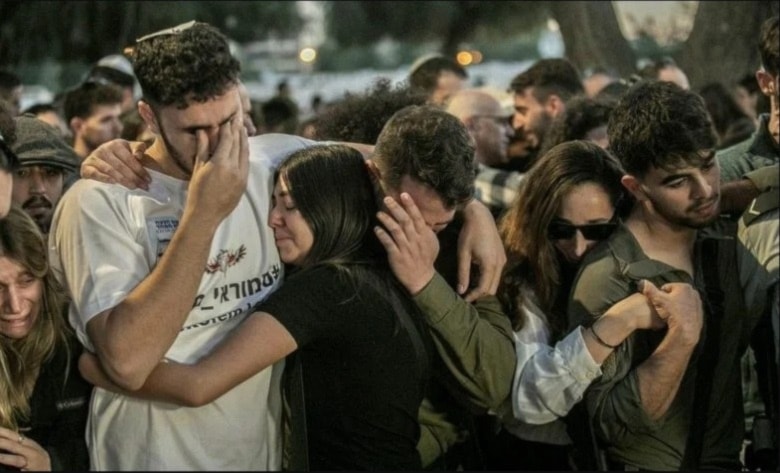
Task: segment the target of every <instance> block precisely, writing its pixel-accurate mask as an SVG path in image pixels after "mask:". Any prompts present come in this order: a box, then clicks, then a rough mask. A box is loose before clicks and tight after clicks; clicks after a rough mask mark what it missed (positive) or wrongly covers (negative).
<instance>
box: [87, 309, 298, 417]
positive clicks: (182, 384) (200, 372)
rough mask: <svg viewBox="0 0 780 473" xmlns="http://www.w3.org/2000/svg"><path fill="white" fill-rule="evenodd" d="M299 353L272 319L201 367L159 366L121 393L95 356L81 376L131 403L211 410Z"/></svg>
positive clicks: (255, 319) (234, 337)
mask: <svg viewBox="0 0 780 473" xmlns="http://www.w3.org/2000/svg"><path fill="white" fill-rule="evenodd" d="M297 348H298V345H297V343H296V342H295V340H294V339H293V338H292V335H290V332H288V331H287V329H286V328H284V326H283V325H282V324H281V323H279V321H277V320H276V319H275V318H274V317H273V316H272V315H270V314H267V313H265V312H256V313H254V314H252V315H250V316H249V317H248V318H247V319H246V320H245V321H244V322H243V323H242V324H241V325H240V326H239V327H238V328H237V329H236V330H235V331H234V332H233V333H232V334H231V335H230V336H229V337H228V338H226V339H225V340H224V341H223V342H222V343H220V344H219V345H218V346H217V347H216V348H215V349H214V351H213V352H211V353H209V354H208V355H206V356H205V357H204V358H202V359H201V360H199V361H198V362H197V363H195V364H192V365H185V364H180V363H159V364H158V365H157V367H156V368H155V369H154V371H152V373H151V374H150V375H149V377H148V378H147V380H146V382H145V383H144V385H143V386H142V387H141V388H140V389H138V390H135V391H128V390H125V389H122V388H121V387H119V386H117V385H116V384H114V383H112V382H111V379H110V378H108V377H107V376H106V375H105V372H104V371H103V370H102V368H101V366H100V363H98V362H97V359H96V358H95V356H94V355H91V354H89V353H86V352H85V353H84V354H83V355H82V356H81V359H80V360H79V369H80V370H81V374H82V376H84V378H85V379H87V380H88V381H89V382H91V383H93V384H95V385H96V386H99V387H101V388H103V389H107V390H109V391H114V392H120V393H123V394H126V395H128V396H132V397H138V398H143V399H150V400H154V401H163V402H169V403H172V404H179V405H183V406H189V407H198V406H203V405H206V404H208V403H210V402H212V401H214V400H215V399H217V398H218V397H220V396H222V395H223V394H225V393H226V392H228V391H230V390H231V389H233V388H234V387H236V386H238V385H239V384H241V383H243V382H244V381H246V380H247V379H249V378H250V377H252V376H254V375H255V374H257V373H259V372H260V371H262V370H264V369H265V368H267V367H268V366H270V365H272V364H274V363H276V362H277V361H279V360H281V359H282V358H284V357H285V356H287V355H289V354H290V353H292V352H294V351H295V350H296V349H297Z"/></svg>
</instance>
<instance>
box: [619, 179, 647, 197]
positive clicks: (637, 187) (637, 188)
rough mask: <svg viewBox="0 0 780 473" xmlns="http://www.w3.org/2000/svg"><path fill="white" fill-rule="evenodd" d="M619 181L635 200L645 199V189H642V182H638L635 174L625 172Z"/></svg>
mask: <svg viewBox="0 0 780 473" xmlns="http://www.w3.org/2000/svg"><path fill="white" fill-rule="evenodd" d="M620 183H621V184H623V187H625V188H626V190H627V191H628V192H629V193H630V194H631V195H632V196H633V197H634V199H636V200H637V201H642V200H646V199H647V195H646V194H645V191H643V190H642V183H641V182H639V179H637V178H636V177H635V176H632V175H631V174H625V175H623V177H621V178H620Z"/></svg>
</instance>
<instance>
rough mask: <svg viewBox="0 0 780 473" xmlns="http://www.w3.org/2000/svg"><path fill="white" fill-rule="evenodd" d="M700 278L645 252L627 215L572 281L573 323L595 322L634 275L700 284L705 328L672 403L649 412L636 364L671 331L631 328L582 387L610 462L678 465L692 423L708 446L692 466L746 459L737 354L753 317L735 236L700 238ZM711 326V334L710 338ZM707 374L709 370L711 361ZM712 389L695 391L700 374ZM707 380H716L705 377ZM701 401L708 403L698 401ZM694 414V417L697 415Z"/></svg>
mask: <svg viewBox="0 0 780 473" xmlns="http://www.w3.org/2000/svg"><path fill="white" fill-rule="evenodd" d="M694 268H695V275H696V276H695V278H694V279H693V280H692V279H691V277H690V276H689V275H688V274H687V273H685V272H683V271H681V270H679V269H677V268H674V267H671V266H669V265H667V264H665V263H662V262H659V261H656V260H651V259H649V258H648V257H647V255H645V254H644V252H643V251H642V249H641V248H640V246H639V244H638V242H637V241H636V239H635V238H634V236H633V235H632V234H631V233H630V232H629V231H628V229H627V228H626V227H625V226H624V225H621V226H620V227H618V229H617V230H616V231H615V233H614V234H613V235H612V236H611V237H610V239H609V240H607V241H606V242H604V243H602V244H601V245H599V246H597V247H596V248H594V249H593V250H592V251H591V252H590V253H589V254H588V255H587V256H586V259H585V260H584V262H583V264H582V266H581V268H580V272H579V274H578V276H577V279H576V281H575V284H574V288H573V290H572V294H571V299H570V303H569V309H568V316H569V324H570V328H572V329H573V328H575V327H577V326H578V325H580V324H583V325H588V324H590V323H592V321H593V320H594V318H595V317H597V316H598V315H600V314H602V313H604V312H605V311H606V310H607V309H608V308H609V307H610V306H611V305H612V304H614V303H616V302H618V301H619V300H621V299H623V298H625V297H627V296H629V295H631V294H633V293H634V292H636V290H637V289H636V283H637V282H638V281H639V280H640V279H648V280H650V281H652V282H653V283H655V284H656V285H658V286H659V287H660V286H661V285H663V284H664V283H666V282H686V283H690V284H693V285H694V286H695V287H696V288H697V290H698V291H699V294H700V296H701V299H702V302H703V307H704V325H705V328H704V329H703V332H702V337H701V339H700V341H699V344H698V345H697V347H696V348H695V349H694V352H693V355H692V356H691V359H690V360H689V362H688V367H687V369H686V371H685V374H684V376H683V379H682V381H681V385H680V388H679V390H678V393H677V396H676V397H675V399H674V400H673V402H672V405H671V406H670V408H669V410H668V412H667V413H666V414H665V415H664V416H663V417H662V418H661V419H659V420H657V421H653V420H651V419H650V418H649V417H648V416H647V415H646V414H645V412H644V409H643V407H642V402H641V399H640V394H639V386H638V378H637V373H636V367H637V366H638V365H639V364H641V363H642V362H644V361H645V360H646V359H647V358H648V357H650V355H651V354H652V353H653V352H654V350H655V349H656V347H657V346H658V345H659V343H660V342H661V340H662V339H663V338H664V336H665V334H666V331H665V330H661V331H650V330H638V331H636V332H634V333H633V334H632V335H631V336H630V337H629V338H627V339H626V341H625V342H624V343H623V344H621V345H620V347H619V348H618V349H617V350H616V351H615V353H614V354H613V355H611V356H610V357H609V358H608V359H607V360H606V361H605V362H604V364H603V365H602V367H601V369H602V372H603V375H602V377H601V378H599V379H597V380H596V381H594V382H593V384H592V385H591V386H590V388H589V389H588V391H586V394H585V401H586V406H587V409H588V413H589V416H590V420H591V422H592V425H593V428H594V431H595V434H596V436H597V438H598V439H599V440H600V441H601V442H602V444H603V446H604V448H605V449H606V452H607V456H608V458H609V459H610V461H611V462H612V463H613V465H615V464H617V465H632V466H635V467H638V468H640V469H650V470H679V469H680V468H681V464H682V460H683V456H684V454H685V450H686V444H687V442H688V441H689V435H690V433H691V432H692V431H693V430H695V429H703V446H702V450H701V456H700V458H698V459H696V460H695V463H694V464H695V467H694V469H710V468H739V452H740V449H741V446H742V439H743V434H744V431H745V428H744V415H743V406H742V391H741V384H740V357H741V355H742V353H743V352H744V351H745V348H746V347H747V344H748V341H749V336H750V333H751V331H752V328H753V326H754V325H755V322H756V320H754V319H753V318H749V317H747V316H746V315H745V310H744V302H743V297H742V291H741V289H740V286H739V280H738V273H737V271H736V270H735V269H736V262H735V242H734V239H733V238H703V237H702V235H701V234H700V238H699V240H698V241H697V242H696V245H695V257H694ZM710 333H712V336H713V337H714V338H712V340H713V341H714V343H712V344H706V343H705V340H706V339H707V336H708V334H710ZM705 346H706V347H708V348H707V349H706V351H707V353H710V354H712V358H713V360H714V362H713V368H711V374H710V375H706V376H705V378H707V379H706V380H702V379H701V378H699V377H698V376H697V373H698V372H699V370H700V369H702V370H705V368H703V366H704V365H703V362H702V360H703V359H704V358H705V357H704V356H703V353H704V352H705ZM705 374H706V371H705ZM697 383H703V385H702V388H701V389H704V390H705V391H706V393H708V394H709V396H708V395H707V394H705V395H703V398H704V401H702V399H696V400H694V393H695V392H696V384H697ZM706 383H710V385H709V386H707V384H706ZM702 402H708V403H709V405H708V409H707V411H706V413H705V414H704V416H703V418H704V420H703V421H702V422H701V423H697V422H694V420H693V419H694V415H695V414H694V405H695V404H701V403H702ZM701 405H704V404H701ZM692 424H695V425H692Z"/></svg>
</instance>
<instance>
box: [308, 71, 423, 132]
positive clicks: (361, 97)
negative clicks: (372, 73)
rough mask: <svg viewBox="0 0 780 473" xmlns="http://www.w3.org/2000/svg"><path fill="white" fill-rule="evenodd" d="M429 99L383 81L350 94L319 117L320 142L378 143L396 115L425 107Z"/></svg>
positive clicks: (403, 87) (316, 121)
mask: <svg viewBox="0 0 780 473" xmlns="http://www.w3.org/2000/svg"><path fill="white" fill-rule="evenodd" d="M425 100H426V96H425V94H423V93H422V92H416V91H413V90H412V89H410V88H409V87H407V86H406V85H404V84H398V85H397V86H395V87H394V86H393V85H392V83H391V81H390V79H387V78H380V79H377V80H375V81H374V83H373V84H372V85H371V86H370V87H368V88H366V90H365V91H364V92H362V93H347V94H346V95H345V96H344V98H342V99H341V100H339V101H337V102H335V103H333V104H330V105H328V106H327V107H326V108H325V110H323V111H322V112H321V113H319V114H318V115H317V117H316V118H315V127H316V130H317V139H319V140H335V141H351V142H353V143H366V144H374V143H376V140H377V138H379V134H380V133H381V132H382V127H384V126H385V123H387V121H388V120H389V119H390V117H392V116H393V114H394V113H395V112H397V111H399V110H401V109H402V108H404V107H407V106H409V105H422V104H424V103H425Z"/></svg>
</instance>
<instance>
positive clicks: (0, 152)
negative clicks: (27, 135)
mask: <svg viewBox="0 0 780 473" xmlns="http://www.w3.org/2000/svg"><path fill="white" fill-rule="evenodd" d="M19 164H20V163H19V157H18V156H16V153H14V152H13V151H11V148H10V147H9V146H8V143H6V142H5V138H3V135H2V134H0V169H5V170H6V171H8V172H14V171H16V170H17V169H18V168H19Z"/></svg>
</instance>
